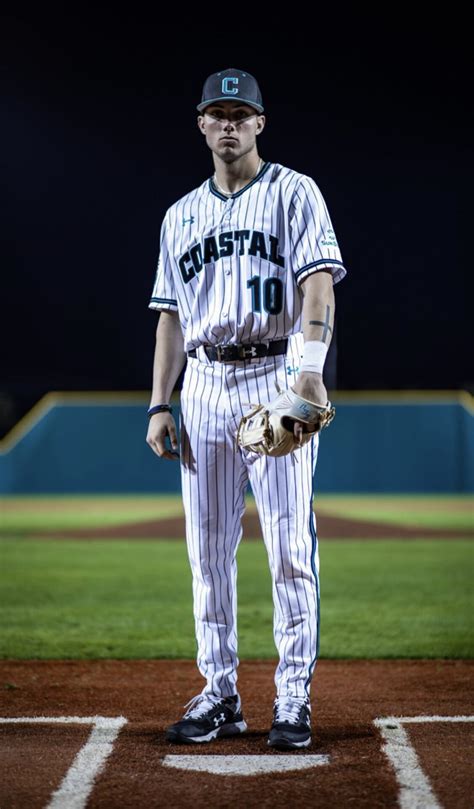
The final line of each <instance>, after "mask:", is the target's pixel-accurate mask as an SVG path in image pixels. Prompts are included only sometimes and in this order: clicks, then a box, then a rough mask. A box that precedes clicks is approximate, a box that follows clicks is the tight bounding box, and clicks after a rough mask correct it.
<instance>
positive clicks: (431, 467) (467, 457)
mask: <svg viewBox="0 0 474 809" xmlns="http://www.w3.org/2000/svg"><path fill="white" fill-rule="evenodd" d="M332 401H333V403H334V404H335V405H336V411H337V413H336V418H335V420H334V422H333V423H332V424H331V425H330V427H329V428H328V429H327V430H324V432H323V433H322V434H321V441H320V450H319V460H318V466H317V471H316V478H315V485H316V489H317V490H319V491H321V492H348V493H352V492H446V493H448V492H472V491H473V490H474V425H473V412H474V410H473V404H472V402H473V399H472V397H471V396H469V395H468V394H467V393H463V392H461V393H456V392H446V393H445V392H430V393H427V392H410V393H405V392H403V393H397V392H392V393H342V392H340V393H338V394H337V395H334V396H333V400H332ZM174 404H175V416H176V420H178V419H177V412H178V410H179V399H176V401H175V402H174ZM147 405H148V396H147V395H146V394H134V393H102V394H97V393H77V394H75V393H50V394H48V395H47V396H45V397H44V398H43V399H42V400H41V401H40V402H39V403H38V404H37V405H36V406H35V407H34V408H33V410H32V411H30V413H29V414H28V415H27V416H26V417H25V418H24V419H22V420H21V422H19V423H18V424H17V425H16V427H15V428H14V429H13V430H12V431H11V432H10V433H9V434H8V435H7V436H6V438H4V439H3V441H0V493H3V494H44V493H109V492H110V493H115V492H143V493H150V492H151V493H152V492H163V493H167V492H176V491H180V468H179V463H178V462H174V461H165V460H161V459H159V458H157V457H156V455H154V453H153V452H152V451H151V449H150V448H149V447H148V445H147V444H146V443H145V435H146V429H147V416H146V408H147Z"/></svg>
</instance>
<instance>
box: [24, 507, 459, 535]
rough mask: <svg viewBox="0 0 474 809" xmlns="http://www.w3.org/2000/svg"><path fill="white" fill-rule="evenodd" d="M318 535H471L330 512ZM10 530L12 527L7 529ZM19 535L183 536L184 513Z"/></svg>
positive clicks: (252, 521) (254, 526)
mask: <svg viewBox="0 0 474 809" xmlns="http://www.w3.org/2000/svg"><path fill="white" fill-rule="evenodd" d="M316 519H317V528H318V535H319V537H321V538H322V539H405V540H410V539H460V538H470V539H473V538H474V536H473V534H472V533H470V532H469V531H468V530H467V529H456V528H435V527H431V526H413V525H390V524H389V523H386V522H384V523H382V522H374V521H373V520H370V521H369V520H358V519H354V518H350V519H347V518H343V517H336V516H334V515H330V514H321V515H319V516H317V518H316ZM243 529H244V537H246V538H248V539H259V538H260V537H261V529H260V522H259V519H258V515H257V514H255V513H251V512H250V513H248V514H245V515H244V518H243ZM9 533H11V531H10V532H9ZM22 535H26V536H28V538H37V539H54V538H61V539H68V538H74V539H152V540H153V539H155V540H159V539H181V540H182V539H183V537H184V536H185V522H184V517H183V516H179V517H166V518H165V519H162V520H146V521H140V522H135V523H127V524H122V525H107V526H101V527H95V528H74V529H61V530H49V531H45V530H26V529H25V530H23V531H22Z"/></svg>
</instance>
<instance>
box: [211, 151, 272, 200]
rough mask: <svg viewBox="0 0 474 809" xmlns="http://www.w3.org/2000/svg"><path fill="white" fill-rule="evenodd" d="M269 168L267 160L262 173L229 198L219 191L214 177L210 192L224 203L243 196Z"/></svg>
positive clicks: (261, 170)
mask: <svg viewBox="0 0 474 809" xmlns="http://www.w3.org/2000/svg"><path fill="white" fill-rule="evenodd" d="M269 166H270V161H269V160H267V161H266V162H265V163H264V164H263V166H262V168H261V169H260V171H259V172H258V174H256V175H255V177H254V178H253V180H251V181H250V182H249V183H247V185H244V187H243V188H241V189H240V191H236V192H235V194H229V196H228V197H227V196H225V195H224V194H221V192H220V191H218V190H217V188H216V186H215V184H214V180H213V178H212V177H210V178H209V190H210V191H211V192H212V193H213V194H214V196H216V197H219V199H223V200H224V202H227V200H228V199H235V198H236V197H240V195H241V194H243V193H244V192H245V191H247V190H248V189H249V188H251V186H252V185H253V184H254V183H256V182H258V180H260V178H261V177H262V175H263V174H265V172H266V170H267V169H268V167H269Z"/></svg>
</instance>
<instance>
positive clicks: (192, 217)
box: [183, 214, 194, 228]
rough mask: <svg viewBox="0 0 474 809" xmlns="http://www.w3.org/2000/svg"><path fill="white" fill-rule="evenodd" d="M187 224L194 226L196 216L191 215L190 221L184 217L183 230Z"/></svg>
mask: <svg viewBox="0 0 474 809" xmlns="http://www.w3.org/2000/svg"><path fill="white" fill-rule="evenodd" d="M186 222H189V224H190V225H194V216H193V215H192V214H191V216H190V217H189V219H186V217H185V216H183V228H184V226H185V224H186Z"/></svg>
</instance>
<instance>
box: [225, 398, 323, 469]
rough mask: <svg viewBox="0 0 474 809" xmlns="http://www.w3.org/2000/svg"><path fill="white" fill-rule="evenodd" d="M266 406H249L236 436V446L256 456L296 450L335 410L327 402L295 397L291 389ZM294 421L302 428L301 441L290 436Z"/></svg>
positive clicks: (283, 453)
mask: <svg viewBox="0 0 474 809" xmlns="http://www.w3.org/2000/svg"><path fill="white" fill-rule="evenodd" d="M277 390H278V396H277V397H276V398H275V399H272V401H271V402H269V403H268V404H266V405H252V409H251V410H249V412H248V413H246V414H245V415H244V416H242V418H241V420H240V423H239V426H238V429H237V434H236V440H237V445H238V446H239V447H243V448H245V449H247V450H249V451H250V452H256V453H258V454H259V455H271V456H272V457H274V458H275V457H278V456H280V455H288V454H289V453H290V452H293V451H294V450H296V449H299V448H300V447H302V446H303V445H304V444H307V443H308V441H311V438H312V436H313V435H315V433H317V432H319V430H321V429H322V428H323V427H327V426H328V424H330V422H331V421H332V420H333V418H334V416H335V413H336V409H335V407H333V406H332V405H331V402H328V403H327V405H317V404H315V403H314V402H310V401H308V399H303V397H302V396H298V394H297V393H295V392H294V391H293V390H292V389H291V388H288V390H283V391H282V390H281V389H280V388H279V387H278V386H277ZM295 421H298V422H301V423H302V425H303V433H302V436H301V440H298V438H296V436H295V434H294V430H293V428H294V425H295Z"/></svg>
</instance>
